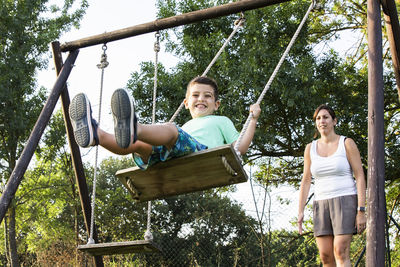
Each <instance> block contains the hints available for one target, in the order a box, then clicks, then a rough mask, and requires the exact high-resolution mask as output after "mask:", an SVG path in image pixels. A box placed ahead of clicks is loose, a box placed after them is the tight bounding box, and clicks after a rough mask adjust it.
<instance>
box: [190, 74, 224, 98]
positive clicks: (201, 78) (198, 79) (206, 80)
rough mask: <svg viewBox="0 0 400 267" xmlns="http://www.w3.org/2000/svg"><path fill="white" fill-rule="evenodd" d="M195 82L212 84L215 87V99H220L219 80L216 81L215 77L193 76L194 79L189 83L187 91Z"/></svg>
mask: <svg viewBox="0 0 400 267" xmlns="http://www.w3.org/2000/svg"><path fill="white" fill-rule="evenodd" d="M195 83H201V84H207V85H210V86H211V87H212V88H213V89H214V97H215V101H217V100H218V85H217V82H216V81H215V80H214V79H212V78H209V77H207V76H197V77H195V78H193V79H192V80H191V81H190V82H189V83H188V86H187V91H186V93H187V92H188V91H189V88H190V86H192V85H193V84H195Z"/></svg>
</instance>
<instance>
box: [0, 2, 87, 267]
mask: <svg viewBox="0 0 400 267" xmlns="http://www.w3.org/2000/svg"><path fill="white" fill-rule="evenodd" d="M74 2H75V1H65V3H63V5H61V6H57V5H51V6H50V5H49V4H48V1H46V0H42V1H10V0H2V1H1V3H0V15H1V17H2V20H1V22H0V34H1V36H2V38H1V40H0V73H1V74H0V124H1V126H0V137H1V140H2V145H1V149H0V163H1V166H0V167H1V170H2V174H3V175H2V181H1V183H2V185H5V183H6V182H7V179H8V177H9V175H10V174H11V171H12V170H13V169H14V167H15V164H16V160H17V159H18V157H19V155H20V154H21V152H22V149H23V146H24V142H25V141H26V140H27V138H28V136H29V133H30V131H31V129H32V128H33V125H34V123H35V121H36V119H37V117H38V115H39V112H40V110H41V108H42V105H43V104H42V103H43V102H44V100H45V89H44V88H40V89H39V90H37V88H36V87H37V85H36V81H35V72H36V71H37V70H38V69H40V68H43V67H45V66H46V60H47V57H45V54H46V53H47V52H48V44H49V43H50V42H51V41H53V40H55V39H57V38H58V37H59V36H60V35H61V33H62V32H64V31H66V30H69V29H70V27H71V26H78V25H79V24H78V22H79V20H80V19H81V18H82V16H83V14H84V10H85V8H86V7H87V2H86V0H83V1H81V2H80V4H79V7H78V8H77V9H73V7H72V5H73V4H74ZM15 208H16V203H15V200H14V201H13V202H12V203H11V205H10V208H9V212H8V214H7V215H6V217H7V222H8V242H7V243H8V244H9V248H10V253H11V257H10V261H11V265H12V266H18V256H17V244H16V236H15V216H16V210H15ZM7 255H9V254H8V253H7Z"/></svg>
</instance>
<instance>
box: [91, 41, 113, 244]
mask: <svg viewBox="0 0 400 267" xmlns="http://www.w3.org/2000/svg"><path fill="white" fill-rule="evenodd" d="M102 49H103V54H102V55H101V59H100V64H97V68H99V69H101V79H100V100H99V116H98V120H97V123H98V125H100V118H101V104H102V99H103V84H104V69H105V68H106V67H107V66H108V64H109V63H108V61H107V54H106V50H107V45H106V44H104V45H103V47H102ZM98 157H99V146H96V156H95V160H94V178H93V192H92V214H91V216H90V235H89V241H88V244H94V243H95V242H94V239H93V232H94V230H93V229H94V210H95V206H96V204H95V202H96V183H97V160H98Z"/></svg>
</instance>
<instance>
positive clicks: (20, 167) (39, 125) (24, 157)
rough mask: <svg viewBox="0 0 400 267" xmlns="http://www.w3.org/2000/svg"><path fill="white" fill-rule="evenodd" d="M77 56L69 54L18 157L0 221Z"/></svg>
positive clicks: (0, 206) (2, 200) (0, 202)
mask: <svg viewBox="0 0 400 267" xmlns="http://www.w3.org/2000/svg"><path fill="white" fill-rule="evenodd" d="M77 56H78V51H73V52H71V53H70V54H69V55H68V58H67V60H66V61H65V65H64V67H63V68H62V70H61V72H60V75H58V78H57V80H56V83H55V84H54V87H53V89H52V91H51V93H50V95H49V97H48V99H47V102H46V104H45V105H44V107H43V109H42V112H41V113H40V115H39V118H38V120H37V121H36V124H35V127H34V128H33V130H32V133H31V135H30V136H29V139H28V143H27V144H26V146H25V148H24V150H23V151H22V154H21V156H20V158H19V159H18V162H17V165H16V166H15V168H14V170H13V171H12V173H11V176H10V178H9V179H8V182H7V185H6V188H5V189H4V192H3V194H2V195H1V198H0V222H1V221H2V220H3V218H4V216H5V214H6V211H7V209H8V206H9V205H10V202H11V200H12V199H13V198H14V195H15V193H16V192H17V189H18V186H19V184H20V183H21V181H22V178H23V176H24V174H25V171H26V169H27V168H28V165H29V162H30V161H31V159H32V156H33V153H34V152H35V150H36V147H37V145H38V143H39V140H40V138H41V137H42V134H43V132H44V129H45V128H46V126H47V124H48V123H49V120H50V117H51V114H52V113H53V110H54V107H55V106H56V104H57V100H58V97H59V96H60V94H61V91H62V90H63V88H64V85H65V83H66V81H67V79H68V76H69V74H70V73H71V70H72V66H73V65H74V63H75V60H76V57H77Z"/></svg>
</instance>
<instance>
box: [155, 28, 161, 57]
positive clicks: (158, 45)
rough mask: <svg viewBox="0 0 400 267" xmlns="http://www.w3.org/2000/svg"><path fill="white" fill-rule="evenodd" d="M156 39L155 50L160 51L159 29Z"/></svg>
mask: <svg viewBox="0 0 400 267" xmlns="http://www.w3.org/2000/svg"><path fill="white" fill-rule="evenodd" d="M155 36H156V41H155V43H154V51H155V52H157V53H158V52H160V33H159V32H158V31H156V34H155Z"/></svg>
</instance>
